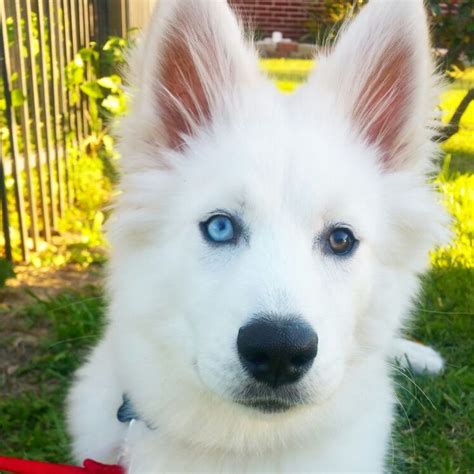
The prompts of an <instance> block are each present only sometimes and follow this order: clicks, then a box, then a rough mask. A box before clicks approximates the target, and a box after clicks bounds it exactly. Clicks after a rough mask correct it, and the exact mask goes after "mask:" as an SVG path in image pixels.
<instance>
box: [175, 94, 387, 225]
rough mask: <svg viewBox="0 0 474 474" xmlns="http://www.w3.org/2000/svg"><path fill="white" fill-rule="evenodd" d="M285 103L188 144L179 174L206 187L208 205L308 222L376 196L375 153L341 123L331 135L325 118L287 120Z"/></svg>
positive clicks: (299, 117) (224, 126) (246, 117)
mask: <svg viewBox="0 0 474 474" xmlns="http://www.w3.org/2000/svg"><path fill="white" fill-rule="evenodd" d="M282 102H283V105H280V106H275V105H273V106H272V109H264V108H261V109H260V110H259V109H258V108H254V113H253V114H252V115H250V114H248V115H246V116H244V117H243V118H242V117H238V116H236V117H234V120H233V121H230V122H228V123H227V124H225V125H224V124H221V125H219V124H217V126H215V127H214V130H213V132H214V133H212V134H210V135H206V136H205V137H204V139H202V140H198V141H197V142H195V143H194V144H193V146H192V147H190V151H189V154H190V155H191V156H189V160H186V162H187V164H185V165H184V166H185V169H184V172H185V173H186V174H188V172H190V173H191V175H193V176H194V178H193V179H192V181H193V182H194V183H196V182H199V183H201V186H204V188H205V189H204V193H207V194H208V196H210V198H209V201H210V202H215V205H216V206H224V205H227V204H226V202H225V201H226V200H230V201H231V204H229V206H232V205H233V204H234V203H235V205H238V206H240V205H241V203H244V204H245V206H246V207H247V208H248V209H255V210H256V211H257V212H258V211H260V212H265V213H268V212H269V211H270V210H272V212H275V210H276V209H286V210H290V212H291V213H293V214H295V213H296V214H300V215H303V216H304V217H308V213H311V214H312V213H315V212H316V213H322V212H331V211H332V210H333V209H338V208H341V209H344V212H346V213H349V212H350V208H351V207H361V206H362V205H364V201H368V200H371V199H373V198H374V196H372V195H371V196H368V193H369V192H370V193H371V194H373V193H374V192H375V191H374V186H368V185H367V183H368V182H370V181H375V182H377V181H378V180H377V177H378V176H377V175H378V169H377V166H376V165H375V158H374V156H373V155H374V153H373V150H370V149H368V148H367V147H365V146H364V145H363V144H361V143H358V142H357V141H355V140H353V139H351V138H350V137H349V135H350V134H349V133H348V131H347V129H346V128H345V127H344V126H343V124H340V127H339V130H337V131H336V132H334V128H333V127H332V126H330V125H329V124H327V125H326V124H325V122H324V121H322V120H321V121H319V122H318V120H307V119H305V117H303V116H291V113H290V110H291V109H290V108H287V107H285V106H284V101H282ZM328 122H329V120H328ZM191 163H192V164H191ZM188 166H190V169H186V168H188ZM372 178H374V179H372ZM376 187H378V186H376ZM220 200H222V201H223V203H222V204H220V203H219V202H217V201H220Z"/></svg>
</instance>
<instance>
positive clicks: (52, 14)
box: [0, 0, 153, 261]
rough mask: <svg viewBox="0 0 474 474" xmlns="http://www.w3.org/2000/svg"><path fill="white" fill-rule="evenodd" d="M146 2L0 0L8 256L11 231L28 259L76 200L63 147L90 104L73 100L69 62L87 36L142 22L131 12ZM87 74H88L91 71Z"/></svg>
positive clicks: (73, 140) (83, 125)
mask: <svg viewBox="0 0 474 474" xmlns="http://www.w3.org/2000/svg"><path fill="white" fill-rule="evenodd" d="M151 3H153V2H152V1H150V0H134V1H133V0H0V23H1V38H0V41H1V43H0V68H1V76H0V104H1V107H0V127H1V132H2V143H1V147H0V150H1V160H0V199H1V209H2V218H1V228H2V234H3V237H1V238H2V240H3V244H4V247H5V252H4V253H5V256H6V257H7V258H8V259H10V260H11V259H12V235H11V233H12V231H13V232H14V233H15V239H14V240H15V242H16V241H18V242H19V247H20V250H21V251H20V254H21V259H22V260H23V261H28V259H29V253H30V250H37V249H39V248H40V247H41V243H42V242H43V241H46V242H48V241H50V240H51V236H52V235H54V233H55V231H56V230H57V226H58V220H59V219H60V218H61V217H62V216H63V215H64V213H65V210H66V209H67V208H68V206H72V205H73V204H74V190H73V186H72V183H71V173H72V170H73V167H74V157H73V156H71V154H70V153H68V150H70V149H71V148H73V147H74V145H77V144H78V143H79V142H80V141H81V140H82V139H83V138H84V136H85V135H86V134H87V132H88V121H87V113H88V111H87V101H86V99H85V98H81V99H80V100H79V101H77V102H75V101H74V100H71V90H70V89H68V87H67V84H66V82H67V65H68V64H70V63H71V61H73V60H74V58H75V55H76V53H77V52H78V51H79V50H80V49H81V48H83V47H85V46H87V45H89V44H90V42H91V41H94V42H97V43H98V44H99V45H100V44H103V43H104V42H105V41H106V39H107V38H108V37H109V36H111V35H116V36H122V37H123V36H125V35H126V33H127V30H128V29H129V28H131V27H132V26H140V25H139V24H138V25H133V24H132V21H134V20H133V18H134V12H135V11H137V10H138V11H140V15H142V16H143V13H142V12H143V10H147V9H148V10H149V8H150V5H151ZM144 7H146V8H144ZM135 17H136V13H135ZM138 21H140V18H139V17H138ZM86 74H87V75H88V77H87V79H88V80H90V79H91V77H90V75H91V74H92V71H87V73H86ZM7 195H10V196H12V197H11V198H10V199H7ZM19 258H20V257H19Z"/></svg>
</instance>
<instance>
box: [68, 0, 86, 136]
mask: <svg viewBox="0 0 474 474" xmlns="http://www.w3.org/2000/svg"><path fill="white" fill-rule="evenodd" d="M69 14H70V22H69V25H70V30H71V31H70V32H71V40H72V41H71V44H72V55H73V57H74V55H75V54H77V52H78V51H79V48H78V36H77V15H76V1H75V0H71V1H70V3H69ZM76 94H77V97H78V101H79V102H78V103H77V104H75V106H74V111H75V117H76V130H77V141H78V143H80V141H81V140H82V138H83V137H84V135H83V129H82V113H81V112H82V110H81V108H80V104H81V92H80V90H79V88H76Z"/></svg>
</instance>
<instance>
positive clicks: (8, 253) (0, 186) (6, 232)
mask: <svg viewBox="0 0 474 474" xmlns="http://www.w3.org/2000/svg"><path fill="white" fill-rule="evenodd" d="M1 1H3V0H1ZM0 41H2V46H3V40H2V39H0ZM2 49H3V48H2ZM0 67H1V68H2V72H3V67H4V64H3V53H2V52H0ZM2 76H3V74H2ZM0 201H1V204H2V229H3V239H4V241H5V257H6V259H7V260H9V261H10V262H11V261H12V260H13V255H12V243H11V238H10V219H9V218H8V202H7V190H6V187H5V168H4V166H3V147H2V146H0Z"/></svg>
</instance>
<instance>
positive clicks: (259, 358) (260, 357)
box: [247, 352, 270, 366]
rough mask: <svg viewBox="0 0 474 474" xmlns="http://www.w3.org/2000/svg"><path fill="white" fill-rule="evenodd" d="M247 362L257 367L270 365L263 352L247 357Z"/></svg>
mask: <svg viewBox="0 0 474 474" xmlns="http://www.w3.org/2000/svg"><path fill="white" fill-rule="evenodd" d="M247 360H248V361H249V362H251V363H252V364H255V365H258V366H262V365H267V364H269V363H270V358H269V357H268V355H267V354H265V353H264V352H257V353H256V354H253V355H251V356H250V357H248V358H247Z"/></svg>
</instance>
